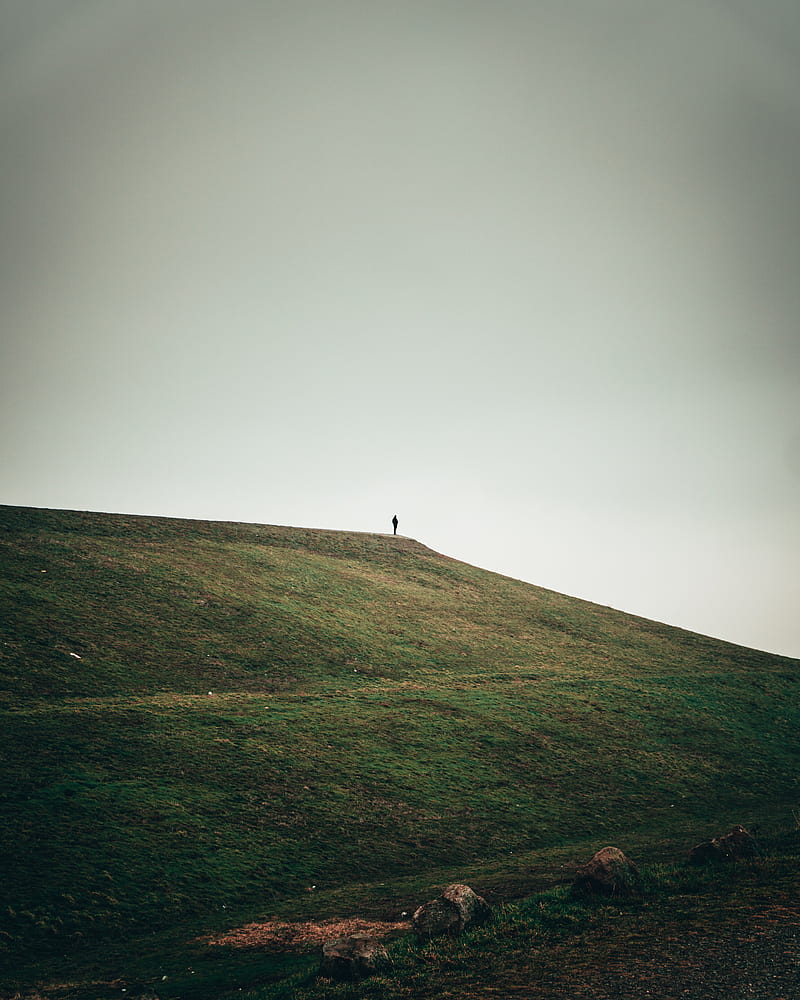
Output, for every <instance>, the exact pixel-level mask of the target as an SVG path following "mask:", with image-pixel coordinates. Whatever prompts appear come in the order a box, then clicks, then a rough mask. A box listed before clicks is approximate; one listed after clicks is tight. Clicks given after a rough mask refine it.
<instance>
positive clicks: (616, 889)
mask: <svg viewBox="0 0 800 1000" xmlns="http://www.w3.org/2000/svg"><path fill="white" fill-rule="evenodd" d="M640 892H641V880H640V878H639V869H638V868H637V867H636V865H635V864H634V863H633V862H632V861H631V860H630V858H628V857H627V856H626V855H625V854H623V852H622V851H621V850H620V849H619V848H618V847H604V848H602V850H600V851H598V852H597V854H595V856H594V857H593V858H592V859H591V861H588V862H587V863H586V864H585V865H581V867H580V868H579V869H578V870H577V871H576V873H575V881H574V882H573V883H572V895H573V896H626V897H627V896H635V895H638V894H639V893H640Z"/></svg>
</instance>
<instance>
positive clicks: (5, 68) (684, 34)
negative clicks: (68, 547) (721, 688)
mask: <svg viewBox="0 0 800 1000" xmlns="http://www.w3.org/2000/svg"><path fill="white" fill-rule="evenodd" d="M799 182H800V4H798V3H797V2H796V0H686V2H683V0H671V2H670V3H656V2H650V0H527V2H525V0H403V2H397V0H394V2H391V3H390V2H385V0H284V2H270V0H224V2H223V0H216V2H214V0H0V331H2V356H1V357H0V421H2V422H1V423H0V426H1V427H2V437H1V438H0V502H4V503H11V504H24V505H30V506H37V507H54V508H70V509H91V510H103V511H123V512H132V513H147V514H158V515H177V516H182V517H201V518H216V519H224V520H243V521H257V522H265V523H271V524H291V525H305V526H310V527H325V528H342V529H355V530H363V531H390V530H391V525H390V523H389V522H390V519H391V516H392V514H394V513H395V512H396V513H397V514H398V517H399V519H400V529H399V530H400V533H401V534H406V535H410V536H412V537H415V538H417V539H419V540H420V541H421V542H424V543H425V544H427V545H429V546H431V547H432V548H434V549H436V550H438V551H440V552H443V553H446V554H447V555H450V556H454V557H456V558H458V559H462V560H465V561H467V562H471V563H475V564H477V565H480V566H484V567H486V568H488V569H492V570H496V571H498V572H501V573H505V574H508V575H511V576H515V577H519V578H522V579H524V580H528V581H530V582H532V583H536V584H539V585H542V586H546V587H550V588H552V589H555V590H559V591H562V592H564V593H568V594H572V595H575V596H580V597H585V598H589V599H591V600H594V601H597V602H598V603H601V604H610V605H612V606H614V607H617V608H620V609H622V610H625V611H630V612H635V613H637V614H641V615H644V616H646V617H649V618H654V619H657V620H659V621H666V622H669V623H670V624H675V625H680V626H683V627H686V628H689V629H692V630H695V631H699V632H703V633H706V634H710V635H714V636H718V637H721V638H725V639H729V640H731V641H734V642H739V643H742V644H744V645H748V646H756V647H759V648H762V649H767V650H770V651H773V652H781V653H785V654H789V655H793V656H798V657H800V613H798V609H799V608H800V583H799V582H798V554H799V552H800V519H799V518H798V511H799V508H800V504H799V501H800V327H798V320H799V319H800V186H799Z"/></svg>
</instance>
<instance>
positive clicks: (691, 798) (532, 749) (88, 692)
mask: <svg viewBox="0 0 800 1000" xmlns="http://www.w3.org/2000/svg"><path fill="white" fill-rule="evenodd" d="M654 572H657V567H654ZM0 643H1V644H0V670H1V671H2V691H0V711H2V733H3V739H2V741H0V755H1V767H2V776H3V777H2V788H1V789H0V807H1V808H2V811H3V813H2V826H1V829H2V837H3V843H2V858H3V861H4V869H5V872H4V877H3V889H2V891H3V895H4V897H5V898H4V899H3V900H2V902H0V947H1V948H2V949H3V950H4V954H5V960H6V961H7V968H8V969H9V970H10V972H9V975H11V976H12V979H10V980H9V981H10V982H16V981H17V980H14V979H13V976H14V975H20V973H19V970H20V969H21V968H23V966H24V965H25V963H26V962H36V963H42V962H45V963H46V962H50V963H51V965H52V967H53V968H56V967H58V964H59V962H62V963H63V962H64V961H66V960H65V959H64V956H65V955H67V954H69V955H70V956H73V958H71V959H70V961H72V960H74V956H76V955H77V956H78V958H80V956H81V955H84V956H94V957H97V956H102V955H114V954H118V952H115V949H120V948H122V949H130V948H131V947H133V946H132V944H131V942H133V941H139V942H140V945H137V947H144V945H141V942H142V941H144V940H145V939H146V938H145V936H149V938H147V939H148V940H151V941H152V940H154V939H155V937H158V936H159V935H162V936H163V935H170V934H172V935H177V936H178V937H181V935H182V936H183V937H181V939H184V938H185V937H186V935H188V934H190V933H199V932H200V931H201V930H203V929H213V928H221V927H227V926H233V925H234V924H235V923H236V922H242V921H244V920H246V919H252V918H253V917H254V916H256V915H263V914H272V915H297V914H302V913H306V914H308V913H313V914H314V915H315V916H326V915H331V914H334V913H337V914H341V913H342V912H344V911H348V912H356V911H362V912H366V911H369V910H374V911H375V912H378V911H380V912H381V913H384V914H391V913H394V912H395V911H396V912H399V911H400V909H403V908H406V907H407V906H409V905H411V904H412V903H414V902H415V901H417V902H418V901H420V898H419V893H422V892H424V890H425V888H426V887H428V886H432V885H436V884H438V883H441V882H442V881H447V880H449V879H450V878H451V877H453V878H454V877H458V878H459V879H462V878H463V879H466V878H469V879H473V880H474V879H478V880H479V881H480V882H481V883H482V887H483V888H484V890H485V891H486V892H488V893H489V894H494V896H495V897H496V898H498V899H499V898H509V897H512V896H521V895H524V894H525V893H527V892H530V891H533V889H534V888H537V887H541V886H544V885H547V884H552V883H553V881H557V880H558V873H559V871H560V870H561V866H562V865H567V866H569V864H570V863H572V862H573V860H574V859H575V858H576V854H577V855H578V856H579V858H578V859H579V860H585V858H584V857H583V855H584V854H585V853H586V851H587V850H589V848H591V849H590V850H589V853H591V851H593V850H594V849H596V847H598V846H602V844H603V843H607V842H608V843H610V842H620V844H619V846H622V847H626V846H628V845H634V846H635V847H637V848H638V850H639V851H640V852H641V853H643V854H645V855H647V856H650V857H653V858H654V859H657V858H658V857H659V856H660V855H661V854H663V853H665V852H669V851H673V852H674V851H675V850H679V851H684V850H685V849H686V848H688V847H690V846H691V845H692V843H694V842H696V841H697V840H700V839H703V838H705V837H707V836H711V835H713V834H715V833H718V832H720V829H721V828H722V827H724V826H726V825H727V824H731V823H735V822H741V823H744V824H745V825H753V824H761V825H762V826H765V827H766V826H769V825H770V824H780V823H781V821H785V820H787V819H788V818H789V817H790V816H791V809H792V807H796V806H797V804H798V802H800V789H798V775H797V760H798V757H797V751H798V735H797V734H798V710H797V703H798V685H797V681H798V676H799V672H798V666H800V663H798V661H796V660H790V659H786V658H782V657H778V656H774V655H769V654H766V653H760V652H757V651H754V650H750V649H745V648H742V647H738V646H734V645H730V644H726V643H724V642H720V641H718V640H714V639H710V638H706V637H703V636H700V635H696V634H692V633H688V632H684V631H681V630H679V629H675V628H671V627H668V626H665V625H660V624H657V623H655V622H651V621H646V620H644V619H641V618H636V617H633V616H631V615H626V614H623V613H620V612H618V611H614V610H612V609H610V608H606V607H601V606H598V605H594V604H591V603H587V602H585V601H580V600H577V599H574V598H570V597H566V596H564V595H561V594H557V593H554V592H552V591H549V590H545V589H542V588H538V587H533V586H530V585H528V584H524V583H521V582H519V581H516V580H511V579H508V578H505V577H502V576H498V575H496V574H493V573H490V572H487V571H485V570H481V569H477V568H475V567H472V566H469V565H467V564H464V563H461V562H458V561H455V560H453V559H449V558H446V557H445V556H442V555H439V554H437V553H435V552H433V551H431V550H430V549H428V548H426V547H425V546H423V545H421V544H419V543H418V542H416V541H413V540H411V539H407V538H402V537H397V538H395V537H392V536H383V535H370V534H357V533H349V532H336V531H321V530H306V529H296V528H286V527H273V526H264V525H248V524H230V523H211V522H201V521H181V520H174V519H162V518H148V517H131V516H122V515H110V514H91V513H78V512H65V511H44V510H33V509H26V508H16V507H0ZM312 886H313V887H314V888H313V889H312ZM423 898H424V897H423ZM159 940H160V939H159ZM164 940H166V938H164ZM87 960H88V958H87ZM99 960H100V959H99V958H98V961H99Z"/></svg>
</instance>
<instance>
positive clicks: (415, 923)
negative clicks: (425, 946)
mask: <svg viewBox="0 0 800 1000" xmlns="http://www.w3.org/2000/svg"><path fill="white" fill-rule="evenodd" d="M491 912H492V911H491V908H490V907H489V904H488V903H487V902H486V900H485V899H484V898H483V897H482V896H479V895H478V894H477V893H476V892H473V890H472V889H470V887H469V886H468V885H461V884H459V883H454V884H453V885H449V886H448V887H447V888H446V889H445V890H444V892H443V893H442V895H441V896H439V897H437V898H436V899H432V900H431V901H430V902H429V903H423V904H422V906H420V907H418V908H417V909H416V910H415V911H414V915H413V916H412V918H411V925H412V927H413V928H414V932H415V933H416V935H417V937H418V938H420V939H424V938H432V937H438V936H439V935H441V934H451V935H456V934H460V933H461V932H462V931H463V930H465V929H466V928H468V927H476V926H478V925H479V924H482V923H484V921H486V920H488V919H489V917H490V916H491Z"/></svg>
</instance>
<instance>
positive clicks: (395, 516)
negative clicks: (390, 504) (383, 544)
mask: <svg viewBox="0 0 800 1000" xmlns="http://www.w3.org/2000/svg"><path fill="white" fill-rule="evenodd" d="M397 524H398V521H397V514H395V515H394V517H393V518H392V527H393V528H394V533H395V534H397Z"/></svg>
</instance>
